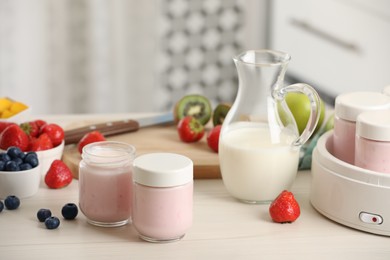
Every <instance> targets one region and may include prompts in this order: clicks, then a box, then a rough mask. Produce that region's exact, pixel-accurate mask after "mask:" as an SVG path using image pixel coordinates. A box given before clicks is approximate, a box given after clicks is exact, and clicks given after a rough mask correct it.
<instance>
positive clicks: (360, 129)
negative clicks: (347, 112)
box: [355, 110, 390, 173]
mask: <svg viewBox="0 0 390 260" xmlns="http://www.w3.org/2000/svg"><path fill="white" fill-rule="evenodd" d="M355 164H356V166H359V167H362V168H365V169H368V170H372V171H376V172H382V173H390V110H385V111H374V112H366V113H362V114H360V115H359V116H358V118H357V124H356V151H355Z"/></svg>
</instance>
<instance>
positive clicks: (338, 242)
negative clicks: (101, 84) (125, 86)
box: [0, 117, 390, 260]
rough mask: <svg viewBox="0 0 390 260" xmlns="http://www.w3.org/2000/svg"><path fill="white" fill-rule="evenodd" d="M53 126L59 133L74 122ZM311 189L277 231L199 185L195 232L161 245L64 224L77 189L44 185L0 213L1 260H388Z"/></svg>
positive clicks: (307, 177) (304, 187)
mask: <svg viewBox="0 0 390 260" xmlns="http://www.w3.org/2000/svg"><path fill="white" fill-rule="evenodd" d="M75 118H76V119H77V117H75ZM65 119H66V120H65ZM58 120H62V121H61V122H63V124H64V125H66V122H70V121H71V120H70V118H68V117H62V118H60V117H57V121H58ZM67 120H68V121H67ZM310 181H311V173H310V171H303V172H299V173H298V175H297V178H296V180H295V182H294V185H293V187H292V189H291V190H292V191H293V193H294V194H295V196H296V199H297V200H298V202H299V204H300V206H301V216H300V217H299V218H298V220H297V221H296V222H294V223H292V224H277V223H273V222H272V221H271V219H270V217H269V214H268V205H249V204H244V203H241V202H239V201H237V200H235V199H233V198H232V197H230V196H229V194H228V193H227V191H226V190H225V188H224V186H223V182H222V180H220V179H215V180H196V181H195V184H194V185H195V189H194V223H193V226H192V228H191V229H190V230H189V231H188V233H187V234H186V236H185V237H184V238H183V240H181V241H178V242H172V243H166V244H152V243H148V242H144V241H142V240H140V239H139V238H138V237H137V233H136V231H135V230H134V229H133V227H132V225H131V224H129V225H126V226H124V227H118V228H100V227H95V226H92V225H89V224H88V223H87V222H86V220H85V217H84V216H83V214H82V213H79V215H78V217H77V218H76V220H74V221H65V220H63V218H62V216H61V208H62V206H63V205H64V204H65V203H68V202H74V203H76V204H77V203H78V181H77V180H73V182H72V183H71V184H70V185H69V186H68V187H66V188H63V189H59V190H51V189H48V188H47V187H46V186H45V184H43V183H41V188H40V190H39V192H38V193H37V194H36V195H35V196H33V197H31V198H27V199H23V200H22V201H21V206H20V208H19V209H17V210H14V211H10V210H4V211H3V212H1V213H0V259H7V260H8V259H50V258H52V259H390V238H389V237H385V236H378V235H373V234H369V233H365V232H362V231H358V230H354V229H351V228H348V227H345V226H342V225H340V224H337V223H335V222H332V221H331V220H328V219H327V218H325V217H323V216H322V215H320V214H319V213H318V212H317V211H316V210H315V209H314V208H313V207H312V206H311V204H310ZM40 208H49V209H51V211H52V213H53V215H56V216H58V217H59V218H60V220H61V225H60V227H59V228H58V229H55V230H47V229H46V228H45V226H44V224H43V223H40V222H39V221H38V220H37V218H36V213H37V211H38V210H39V209H40Z"/></svg>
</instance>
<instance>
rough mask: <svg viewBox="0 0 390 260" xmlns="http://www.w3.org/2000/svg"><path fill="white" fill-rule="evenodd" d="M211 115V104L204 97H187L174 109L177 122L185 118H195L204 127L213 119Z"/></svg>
mask: <svg viewBox="0 0 390 260" xmlns="http://www.w3.org/2000/svg"><path fill="white" fill-rule="evenodd" d="M211 113H212V109H211V103H210V101H209V100H208V98H206V97H205V96H202V95H186V96H184V97H182V98H181V99H180V100H179V101H178V102H177V103H176V105H175V108H174V116H175V121H176V122H178V121H179V120H180V119H182V118H183V117H185V116H193V117H195V118H196V119H198V120H199V122H200V123H201V124H202V125H206V124H207V122H209V120H210V118H211Z"/></svg>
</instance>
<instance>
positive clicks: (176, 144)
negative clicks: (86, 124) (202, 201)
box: [62, 125, 221, 179]
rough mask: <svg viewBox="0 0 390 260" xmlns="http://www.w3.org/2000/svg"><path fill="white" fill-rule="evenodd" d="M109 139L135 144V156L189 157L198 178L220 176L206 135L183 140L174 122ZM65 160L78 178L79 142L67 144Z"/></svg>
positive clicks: (216, 156)
mask: <svg viewBox="0 0 390 260" xmlns="http://www.w3.org/2000/svg"><path fill="white" fill-rule="evenodd" d="M107 140H110V141H120V142H125V143H128V144H131V145H133V146H134V147H135V148H136V155H137V156H139V155H141V154H145V153H153V152H171V153H178V154H182V155H184V156H187V157H189V158H190V159H191V160H192V161H193V163H194V178H195V179H213V178H221V174H220V169H219V161H218V154H217V153H215V152H213V151H212V150H211V149H210V148H209V147H208V146H207V141H206V137H203V138H202V140H201V141H199V142H196V143H184V142H182V141H180V139H179V136H178V134H177V131H176V127H175V126H173V125H161V126H153V127H145V128H141V129H139V130H138V131H137V132H132V133H127V134H121V135H116V136H112V137H108V138H107ZM62 160H63V161H64V162H65V163H66V164H67V165H68V167H69V168H70V169H71V171H72V173H73V177H74V178H76V179H78V166H79V162H80V160H81V156H80V154H79V152H78V151H77V147H76V145H67V146H66V147H65V149H64V153H63V157H62Z"/></svg>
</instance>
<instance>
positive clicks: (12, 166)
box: [4, 161, 20, 172]
mask: <svg viewBox="0 0 390 260" xmlns="http://www.w3.org/2000/svg"><path fill="white" fill-rule="evenodd" d="M4 169H5V170H6V171H11V172H16V171H20V168H19V165H18V164H17V163H16V162H15V161H8V162H6V163H5V167H4Z"/></svg>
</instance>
